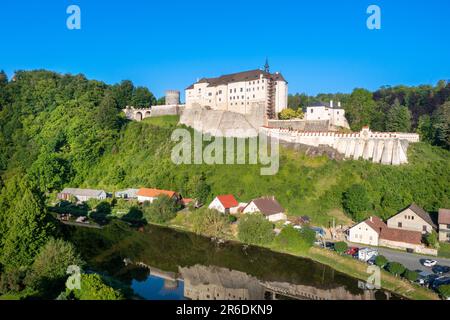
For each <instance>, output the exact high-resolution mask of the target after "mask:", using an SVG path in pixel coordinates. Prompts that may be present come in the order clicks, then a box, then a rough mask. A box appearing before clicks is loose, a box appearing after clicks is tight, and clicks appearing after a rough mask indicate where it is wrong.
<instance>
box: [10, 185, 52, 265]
mask: <svg viewBox="0 0 450 320" xmlns="http://www.w3.org/2000/svg"><path fill="white" fill-rule="evenodd" d="M19 189H20V192H21V194H20V195H19V196H18V197H17V200H18V201H16V203H15V205H14V206H13V207H12V208H11V209H10V210H9V212H8V220H9V221H8V230H7V232H6V235H5V238H4V247H3V252H2V255H1V262H2V264H3V265H5V266H6V267H7V268H18V267H20V266H28V265H30V264H31V263H32V262H33V259H34V257H35V256H36V255H37V254H38V252H39V250H40V249H41V247H42V246H43V245H44V244H45V243H46V242H47V241H48V239H49V237H50V235H51V233H52V232H53V231H54V226H53V225H52V223H51V222H50V221H49V216H48V214H47V210H46V208H45V204H44V201H43V199H42V198H41V197H40V196H39V195H38V194H36V193H33V192H32V191H31V190H30V188H29V187H28V186H26V185H25V184H24V183H23V184H22V186H21V187H20V188H19Z"/></svg>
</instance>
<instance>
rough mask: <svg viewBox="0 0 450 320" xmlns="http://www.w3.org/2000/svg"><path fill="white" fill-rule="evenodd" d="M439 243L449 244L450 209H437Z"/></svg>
mask: <svg viewBox="0 0 450 320" xmlns="http://www.w3.org/2000/svg"><path fill="white" fill-rule="evenodd" d="M438 223H439V241H447V242H450V209H439V218H438Z"/></svg>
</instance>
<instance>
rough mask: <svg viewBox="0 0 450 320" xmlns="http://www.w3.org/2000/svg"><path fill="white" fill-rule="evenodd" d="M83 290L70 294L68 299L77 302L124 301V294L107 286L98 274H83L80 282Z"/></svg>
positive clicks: (75, 290)
mask: <svg viewBox="0 0 450 320" xmlns="http://www.w3.org/2000/svg"><path fill="white" fill-rule="evenodd" d="M80 284H81V288H80V289H74V290H72V292H69V293H68V294H67V295H66V297H70V296H72V295H73V297H74V298H75V299H76V300H122V299H124V297H123V295H122V293H121V292H120V291H118V290H114V289H113V288H112V287H110V286H108V285H106V284H105V282H104V281H103V279H102V278H101V277H100V275H98V274H82V275H81V280H80ZM70 293H71V294H72V295H71V294H70Z"/></svg>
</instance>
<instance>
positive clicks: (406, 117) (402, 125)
mask: <svg viewBox="0 0 450 320" xmlns="http://www.w3.org/2000/svg"><path fill="white" fill-rule="evenodd" d="M386 130H387V131H390V132H410V131H411V111H409V109H408V108H407V107H405V106H402V105H400V102H399V101H398V100H395V103H394V105H393V106H392V107H391V108H390V109H389V111H388V113H387V116H386Z"/></svg>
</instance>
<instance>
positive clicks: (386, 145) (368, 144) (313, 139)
mask: <svg viewBox="0 0 450 320" xmlns="http://www.w3.org/2000/svg"><path fill="white" fill-rule="evenodd" d="M260 130H261V132H263V133H265V134H267V135H268V136H270V137H273V138H276V139H279V140H280V141H284V142H289V143H298V144H305V145H310V146H315V147H318V146H320V145H327V146H330V147H332V148H334V149H336V150H337V151H338V152H339V153H341V154H343V155H344V157H345V158H347V159H354V160H358V159H364V160H371V161H372V162H374V163H382V164H390V165H400V164H404V163H408V157H407V151H408V145H409V143H415V142H419V135H418V134H415V133H397V132H372V131H370V129H369V128H367V127H365V128H363V129H362V130H361V131H360V132H355V133H337V132H329V131H328V132H304V131H303V132H302V131H295V130H288V129H280V128H270V127H261V128H260Z"/></svg>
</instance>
